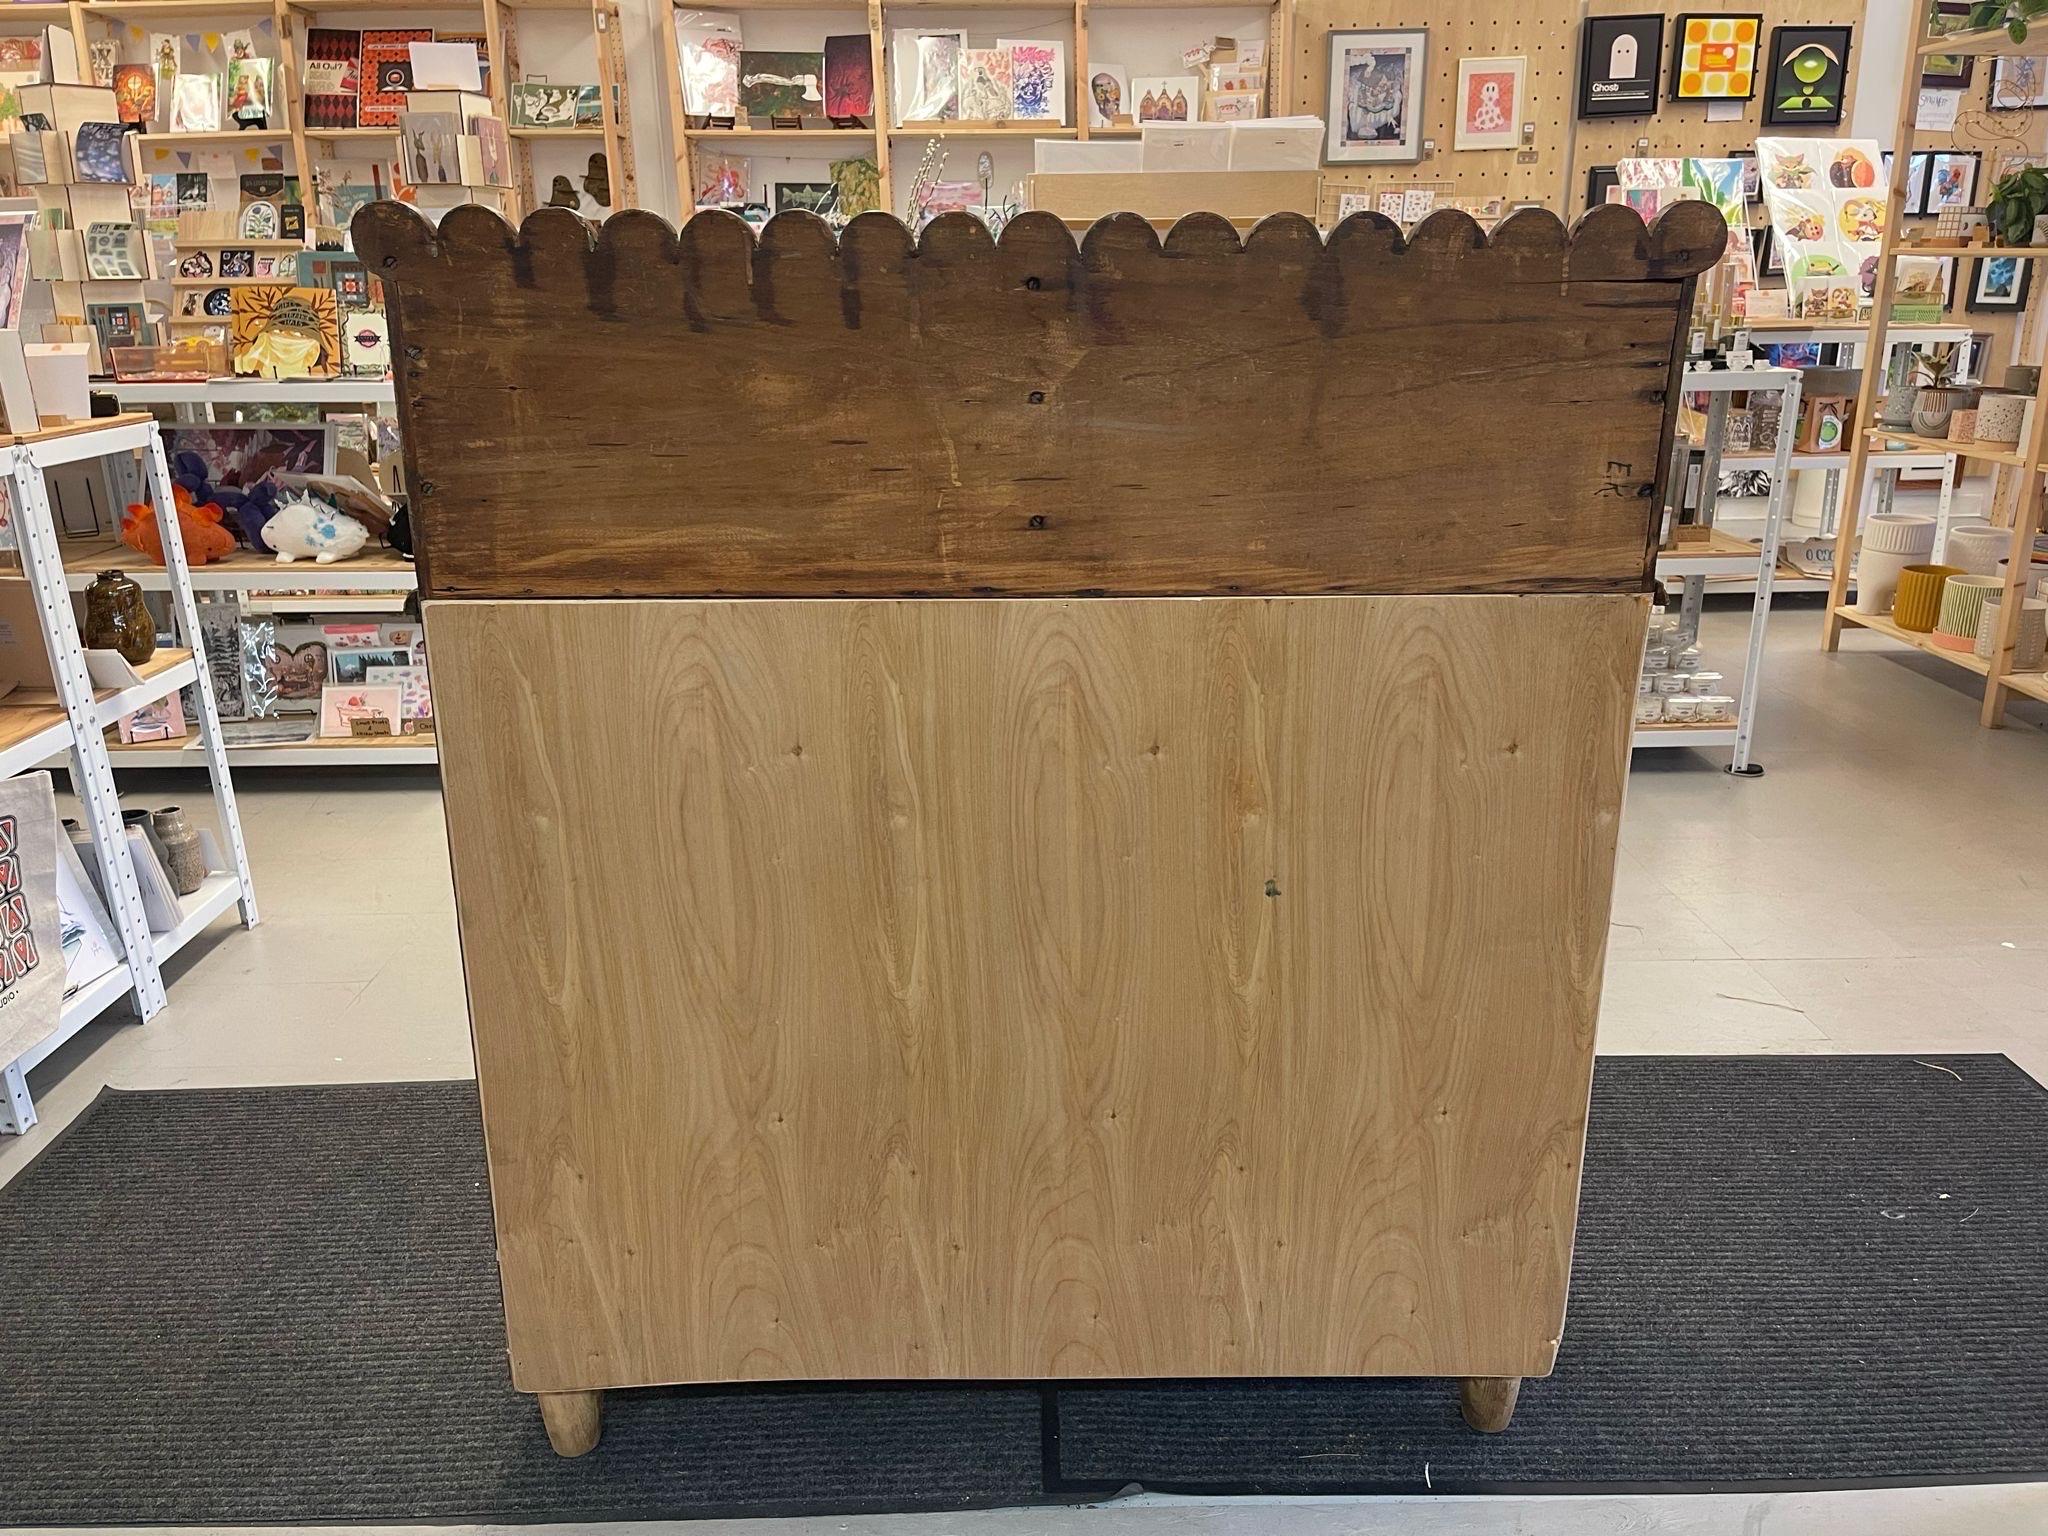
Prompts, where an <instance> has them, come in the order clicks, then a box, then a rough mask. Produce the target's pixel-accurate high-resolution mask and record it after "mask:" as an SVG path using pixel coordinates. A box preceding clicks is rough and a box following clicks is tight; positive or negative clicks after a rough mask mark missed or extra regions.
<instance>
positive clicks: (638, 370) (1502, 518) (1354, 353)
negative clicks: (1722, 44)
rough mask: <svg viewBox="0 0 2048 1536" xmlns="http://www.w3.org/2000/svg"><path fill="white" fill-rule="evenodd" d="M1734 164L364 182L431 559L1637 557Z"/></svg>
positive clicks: (778, 577)
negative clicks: (1452, 178) (1511, 192)
mask: <svg viewBox="0 0 2048 1536" xmlns="http://www.w3.org/2000/svg"><path fill="white" fill-rule="evenodd" d="M1724 238H1725V232H1724V229H1723V226H1722V223H1721V219H1720V215H1719V214H1718V213H1716V212H1715V211H1714V210H1713V209H1712V208H1710V207H1707V206H1706V205H1704V204H1681V205H1679V206H1678V207H1676V208H1673V209H1671V210H1669V211H1668V212H1667V213H1666V214H1665V215H1664V216H1663V217H1662V218H1660V219H1659V220H1658V222H1657V223H1656V224H1654V225H1652V226H1649V227H1645V226H1644V225H1643V223H1642V221H1641V220H1640V219H1639V218H1637V217H1636V215H1635V214H1634V213H1633V212H1632V211H1630V210H1627V209H1622V208H1600V209H1595V210H1593V211H1592V212H1590V213H1588V214H1587V215H1585V216H1584V217H1583V218H1581V219H1580V220H1578V222H1577V223H1576V224H1575V225H1574V226H1573V227H1572V228H1571V229H1570V230H1569V231H1567V230H1566V228H1565V227H1564V225H1563V224H1562V223H1561V222H1560V221H1559V220H1558V219H1557V218H1556V217H1555V216H1554V215H1552V214H1550V213H1548V212H1544V211H1539V210H1525V211H1523V212H1520V213H1517V214H1515V215H1513V216H1512V217H1510V218H1509V219H1507V220H1505V221H1503V222H1502V223H1501V224H1500V225H1499V226H1498V227H1497V228H1496V229H1495V230H1494V231H1493V233H1492V235H1491V236H1490V237H1489V236H1487V235H1486V234H1484V233H1482V231H1481V230H1480V229H1479V227H1478V225H1476V224H1475V223H1474V222H1473V221H1472V220H1471V219H1470V218H1469V217H1468V216H1467V215H1465V214H1463V213H1459V212H1454V211H1448V210H1447V211H1444V212H1440V213H1436V214H1433V215H1431V216H1430V217H1429V218H1428V219H1426V220H1424V221H1423V222H1422V224H1421V225H1419V226H1418V227H1417V228H1416V229H1415V231H1414V232H1413V234H1412V235H1411V236H1409V237H1407V238H1405V239H1404V238H1403V237H1402V234H1401V232H1400V230H1399V229H1398V228H1397V227H1396V226H1395V225H1394V224H1392V223H1391V222H1390V221H1388V220H1386V219H1384V218H1382V217H1380V216H1378V215H1376V214H1362V215H1358V216H1356V217H1353V218H1351V219H1349V220H1346V221H1345V222H1344V223H1343V224H1342V225H1340V226H1339V227H1338V228H1337V229H1336V230H1335V231H1333V232H1332V234H1331V235H1330V237H1329V239H1328V240H1327V241H1325V240H1324V239H1323V238H1322V236H1321V235H1320V233H1319V232H1318V231H1317V229H1316V227H1315V226H1314V225H1313V224H1312V223H1311V222H1310V221H1308V220H1307V219H1304V218H1302V217H1300V216H1299V215H1294V214H1282V215H1277V216H1275V217H1272V218H1269V219H1266V220H1263V221H1262V222H1260V223H1259V224H1258V225H1256V226H1255V227H1254V228H1253V229H1252V230H1251V231H1250V232H1249V234H1248V235H1246V236H1245V237H1244V238H1242V239H1240V238H1239V236H1238V235H1237V233H1236V232H1235V231H1234V230H1233V229H1232V228H1231V226H1230V225H1229V224H1228V223H1227V222H1226V221H1224V220H1222V219H1220V218H1217V217H1215V216H1213V215H1207V214H1195V215H1191V216H1189V217H1187V218H1184V219H1182V220H1180V221H1179V222H1178V223H1177V224H1175V225H1174V226H1173V228H1172V229H1171V230H1169V231H1168V232H1167V233H1166V235H1165V237H1164V238H1163V239H1162V238H1161V236H1160V235H1159V234H1158V232H1157V231H1156V230H1155V229H1154V228H1153V227H1152V226H1151V225H1150V224H1149V223H1147V222H1146V221H1144V220H1142V219H1139V218H1137V217H1135V216H1131V215H1119V216H1116V217H1112V218H1106V219H1102V220H1100V221H1098V222H1097V223H1096V224H1094V225H1093V226H1092V227H1090V228H1089V229H1088V230H1087V231H1086V232H1085V233H1084V234H1083V235H1082V236H1081V238H1080V239H1079V240H1078V241H1077V240H1076V239H1075V238H1074V236H1073V235H1072V234H1071V233H1070V232H1069V231H1068V229H1067V228H1066V226H1065V225H1064V224H1063V223H1062V222H1061V221H1060V220H1058V219H1056V218H1054V217H1052V216H1051V215H1049V214H1038V213H1028V214H1025V215H1023V216H1021V217H1019V218H1018V219H1016V220H1014V221H1013V222H1012V223H1011V224H1010V225H1009V227H1008V228H1007V229H1005V231H1004V232H1003V236H1002V238H1001V239H1000V240H995V239H992V238H991V237H990V236H989V234H988V232H987V230H986V229H985V228H984V227H983V226H982V225H981V224H980V222H979V221H977V220H975V219H973V218H970V217H968V216H966V215H964V214H963V215H948V216H945V217H942V218H939V219H936V220H934V221H933V222H932V223H931V224H930V225H928V226H927V227H926V229H925V230H924V232H923V234H922V235H921V237H919V238H917V239H913V238H912V236H911V234H910V232H909V230H908V229H906V228H905V227H904V226H903V224H902V223H900V222H899V221H898V220H896V219H895V218H893V217H891V216H889V215H886V214H866V215H863V216H862V217H860V218H858V219H855V220H854V221H853V222H852V223H851V224H849V225H848V226H847V227H846V229H845V231H844V232H843V233H842V234H841V235H839V236H838V237H836V238H835V236H834V234H833V232H832V231H831V229H830V228H828V227H827V226H826V225H825V224H824V223H823V222H822V221H821V220H819V219H817V218H815V217H813V216H811V215H808V214H784V215H781V216H778V217H777V218H775V219H772V220H770V221H769V223H768V225H767V226H766V227H765V228H764V229H763V230H762V231H761V233H760V234H759V236H758V237H757V236H756V235H755V233H754V232H753V230H751V229H750V228H749V227H748V226H747V225H746V224H745V223H744V222H743V221H741V220H739V219H738V218H736V217H733V216H731V215H726V214H707V215H702V216H699V217H697V218H694V219H692V220H691V221H690V222H689V223H688V224H687V225H686V226H684V228H683V229H682V230H681V231H680V232H679V231H677V230H676V229H675V228H674V227H673V226H671V225H670V224H669V223H668V222H667V221H666V220H664V219H662V218H661V217H659V216H658V215H656V214H652V213H647V212H643V211H632V212H626V213H621V214H619V215H616V216H615V217H613V218H612V219H610V220H608V221H607V222H606V223H605V224H604V225H603V226H602V227H593V226H592V225H590V224H588V223H586V222H585V221H583V220H582V219H579V218H578V217H576V216H575V215H574V214H571V213H568V212H567V211H565V210H561V209H547V208H544V209H540V210H538V211H536V212H535V213H533V214H531V215H530V216H529V217H528V218H527V219H526V221H525V222H524V223H523V224H522V225H521V226H520V227H519V229H517V230H516V231H515V230H513V229H512V228H510V227H509V226H507V225H506V224H505V223H504V222H503V221H502V220H501V219H500V218H499V217H498V216H497V215H496V214H495V213H494V212H492V211H490V210H488V209H483V208H480V207H465V208H459V209H456V210H454V211H453V212H451V213H450V214H449V215H448V216H447V218H446V219H445V220H444V221H443V223H442V224H441V226H440V228H439V229H438V230H436V229H434V228H433V227H431V226H430V225H428V224H427V223H426V221H425V220H423V219H422V218H420V217H419V215H418V214H416V213H414V212H413V211H412V210H411V209H409V208H406V207H404V206H403V205H399V204H390V203H380V204H375V205H372V206H371V207H369V208H367V209H365V210H364V211H363V212H362V213H361V214H359V215H358V216H357V219H356V223H355V240H356V249H357V250H358V251H359V252H360V253H361V254H362V255H363V257H364V259H365V260H366V261H367V262H368V263H369V264H370V266H371V269H372V270H373V271H376V272H377V273H378V274H379V276H380V277H382V278H383V280H384V282H385V284H386V291H387V294H388V296H389V301H390V307H391V310H392V331H393V344H394V349H395V352H396V355H397V356H398V358H399V368H398V394H399V408H400V413H401V416H402V418H403V421H404V427H405V440H406V444H407V449H408V454H409V458H410V469H411V483H412V485H413V487H414V488H415V499H414V521H415V529H416V537H417V539H418V542H419V547H420V549H421V551H422V556H423V559H422V579H423V584H424V585H425V587H426V590H427V592H428V594H429V595H431V596H439V597H450V596H565V597H570V596H594V595H619V596H716V595H746V596H765V595H784V596H830V595H869V596H874V595H891V594H925V593H929V594H968V593H998V594H1038V595H1061V594H1088V593H1097V592H1114V593H1130V594H1189V595H1193V594H1215V593H1270V594H1280V593H1318V592H1420V591H1503V592H1520V591H1640V590H1643V589H1645V588H1646V587H1647V586H1648V584H1649V581H1650V571H1651V557H1652V540H1653V535H1654V529H1653V526H1652V519H1653V509H1654V508H1655V507H1656V505H1657V504H1658V499H1657V495H1656V489H1657V485H1656V482H1657V479H1658V476H1659V474H1660V471H1661V466H1662V462H1663V458H1664V455H1663V452H1662V444H1663V443H1664V442H1665V441H1667V440H1668V431H1669V417H1670V408H1671V404H1672V402H1671V401H1670V400H1669V399H1668V394H1669V390H1670V388H1671V384H1672V381H1673V379H1674V377H1675V371H1674V370H1675V367H1676V364H1677V362H1678V360H1679V352H1678V350H1677V349H1678V348H1679V346H1680V345H1681V344H1682V339H1683V325H1684V321H1685V316H1686V311H1687V309H1688V308H1689V304H1690V285H1691V279H1692V277H1693V275H1694V274H1695V273H1697V272H1699V271H1701V270H1703V269H1704V268H1705V267H1706V266H1708V265H1709V264H1711V262H1712V261H1713V259H1714V258H1715V256H1716V255H1717V254H1718V253H1719V251H1720V250H1721V248H1722V242H1723V240H1724Z"/></svg>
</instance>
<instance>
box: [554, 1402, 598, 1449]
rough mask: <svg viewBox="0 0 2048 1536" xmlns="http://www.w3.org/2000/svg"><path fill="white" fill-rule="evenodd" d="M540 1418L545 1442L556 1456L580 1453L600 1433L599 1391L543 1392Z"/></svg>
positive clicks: (593, 1442) (594, 1442) (590, 1447)
mask: <svg viewBox="0 0 2048 1536" xmlns="http://www.w3.org/2000/svg"><path fill="white" fill-rule="evenodd" d="M540 1421H541V1423H543V1424H545V1425H546V1426H547V1431H548V1444H550V1445H552V1446H553V1447H554V1448H555V1454H556V1455H557V1456H581V1455H584V1454H585V1453H587V1452H588V1451H590V1450H592V1449H593V1448H595V1447H596V1445H597V1437H598V1436H599V1435H601V1434H603V1433H604V1394H603V1393H602V1392H543V1393H541V1394H540Z"/></svg>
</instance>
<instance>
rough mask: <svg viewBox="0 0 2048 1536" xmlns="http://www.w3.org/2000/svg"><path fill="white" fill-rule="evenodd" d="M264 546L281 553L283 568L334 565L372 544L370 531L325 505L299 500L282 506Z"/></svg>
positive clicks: (266, 532)
mask: <svg viewBox="0 0 2048 1536" xmlns="http://www.w3.org/2000/svg"><path fill="white" fill-rule="evenodd" d="M263 542H264V543H265V544H268V545H269V546H270V547H271V548H272V549H274V550H276V551H277V559H278V563H279V564H280V565H289V564H291V562H292V561H294V560H299V559H310V560H311V561H313V563H314V564H316V565H332V564H334V562H335V561H337V560H346V559H347V558H348V557H349V556H350V555H353V554H355V553H356V552H357V551H358V550H360V549H361V548H362V547H363V546H364V545H365V544H367V543H369V542H370V530H369V529H368V528H365V527H364V526H363V525H362V523H361V522H360V521H358V520H357V519H355V518H353V517H350V516H349V515H348V513H346V512H342V511H338V510H336V509H335V508H333V507H330V506H328V505H327V503H326V502H324V501H316V500H314V499H313V498H312V497H310V496H295V497H289V498H286V499H284V500H281V501H280V502H279V503H278V508H277V515H276V516H275V517H273V518H271V520H270V521H269V522H267V523H265V524H264V525H263Z"/></svg>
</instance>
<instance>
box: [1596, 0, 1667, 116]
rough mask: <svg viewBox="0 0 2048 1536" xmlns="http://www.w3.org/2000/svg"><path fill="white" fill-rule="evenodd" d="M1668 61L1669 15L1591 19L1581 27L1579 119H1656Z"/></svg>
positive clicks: (1655, 14)
mask: <svg viewBox="0 0 2048 1536" xmlns="http://www.w3.org/2000/svg"><path fill="white" fill-rule="evenodd" d="M1663 62H1664V17H1663V14H1662V13H1661V12H1657V13H1654V14H1645V15H1641V16H1588V17H1587V18H1586V20H1585V22H1584V24H1583V25H1582V26H1581V27H1580V28H1579V116H1580V117H1582V118H1591V117H1650V116H1652V115H1654V114H1655V112H1656V110H1657V70H1658V67H1659V66H1660V65H1661V64H1662V63H1663Z"/></svg>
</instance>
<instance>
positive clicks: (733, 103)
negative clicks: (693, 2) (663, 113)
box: [676, 11, 740, 117]
mask: <svg viewBox="0 0 2048 1536" xmlns="http://www.w3.org/2000/svg"><path fill="white" fill-rule="evenodd" d="M676 54H677V58H676V63H677V66H678V68H679V70H680V72H681V74H682V77H683V111H685V112H686V113H689V114H691V115H692V116H697V117H738V116H739V112H740V19H739V17H737V16H733V15H729V14H727V13H725V12H722V11H683V12H680V13H678V14H677V16H676Z"/></svg>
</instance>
